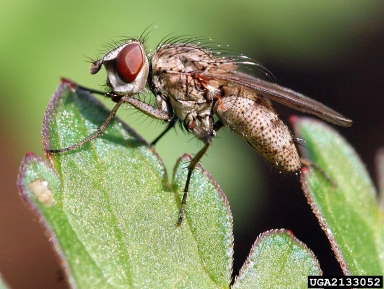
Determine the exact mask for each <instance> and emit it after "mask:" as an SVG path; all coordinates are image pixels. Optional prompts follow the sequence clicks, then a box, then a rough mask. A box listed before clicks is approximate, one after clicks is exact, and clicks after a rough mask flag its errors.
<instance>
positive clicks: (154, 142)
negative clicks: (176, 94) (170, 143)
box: [151, 115, 178, 146]
mask: <svg viewBox="0 0 384 289" xmlns="http://www.w3.org/2000/svg"><path fill="white" fill-rule="evenodd" d="M177 119H178V118H177V116H176V115H174V116H172V118H171V119H170V121H169V122H168V125H167V127H166V129H165V130H164V131H163V132H162V133H161V134H160V135H159V136H158V137H157V138H155V139H154V140H153V141H152V142H151V146H154V145H155V144H156V143H157V142H158V141H159V140H160V139H161V138H162V137H163V136H164V135H165V134H166V133H167V132H168V131H169V130H170V129H171V128H173V127H174V126H175V124H176V121H177Z"/></svg>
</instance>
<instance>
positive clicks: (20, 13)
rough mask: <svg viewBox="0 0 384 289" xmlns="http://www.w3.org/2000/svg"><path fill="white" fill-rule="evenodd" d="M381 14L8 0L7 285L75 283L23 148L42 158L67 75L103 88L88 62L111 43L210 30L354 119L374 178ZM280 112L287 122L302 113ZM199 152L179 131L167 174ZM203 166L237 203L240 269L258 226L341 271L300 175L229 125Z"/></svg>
mask: <svg viewBox="0 0 384 289" xmlns="http://www.w3.org/2000/svg"><path fill="white" fill-rule="evenodd" d="M383 15H384V2H383V1H245V0H241V1H231V2H229V1H226V2H224V1H218V0H214V1H201V0H196V1H145V0H142V1H116V0H112V1H89V0H88V1H43V0H35V1H6V0H2V1H1V2H0V59H1V66H0V75H1V77H0V88H1V90H0V93H1V94H0V97H1V105H0V114H1V118H0V129H1V134H0V138H1V143H0V146H1V149H0V170H1V174H0V182H1V186H0V232H1V234H0V272H2V274H3V276H4V277H5V279H6V281H8V283H9V284H10V285H11V287H12V288H66V287H67V285H66V283H65V281H64V280H63V274H62V272H61V271H60V268H59V265H58V262H57V261H56V259H55V257H54V254H53V252H52V250H51V248H50V246H49V243H48V238H46V237H45V236H44V234H43V230H42V228H41V226H39V225H38V220H37V219H36V216H35V215H33V213H32V212H30V211H29V210H28V209H27V208H26V207H25V206H24V205H23V203H22V201H21V199H20V198H19V196H18V193H17V189H16V177H17V171H18V166H19V164H20V162H21V160H22V158H23V157H24V155H25V153H26V152H28V151H32V152H34V153H37V154H38V155H40V156H43V152H42V146H41V136H40V129H41V122H42V118H43V114H44V111H45V108H46V105H47V103H48V101H49V99H50V96H51V95H52V94H53V92H54V91H55V89H56V87H57V85H58V82H59V79H60V77H68V78H70V79H72V80H74V81H76V82H77V83H79V84H82V85H84V86H88V87H92V88H98V87H100V85H101V84H103V83H104V81H105V78H106V75H105V72H104V71H101V72H100V73H98V74H97V75H96V76H91V75H90V74H89V73H88V67H89V63H88V62H87V61H88V58H87V57H91V58H95V57H96V56H98V55H100V53H103V52H105V49H104V48H103V47H104V46H103V45H105V44H109V43H111V42H112V41H114V40H119V39H121V37H129V36H139V35H140V34H141V33H142V32H143V30H144V29H145V28H147V27H148V26H150V25H152V27H154V26H157V28H156V29H154V30H153V31H152V32H151V34H150V38H149V41H148V48H152V49H153V48H154V47H155V46H156V45H157V44H158V43H159V41H160V40H161V39H163V37H165V36H167V35H169V34H170V33H174V35H188V36H201V37H207V38H208V37H211V38H212V39H213V42H214V43H220V44H221V45H222V47H224V48H225V49H229V51H230V52H233V53H239V54H240V53H241V54H244V55H247V56H250V57H252V58H253V59H256V60H257V61H259V62H261V63H262V64H264V65H265V66H266V67H267V68H269V70H271V71H272V72H273V73H274V75H275V77H276V78H277V81H278V82H279V83H280V84H282V85H285V86H287V87H290V88H292V89H295V90H297V91H300V92H302V93H304V94H306V95H308V96H311V97H313V98H315V99H317V100H319V101H321V102H323V103H325V104H327V105H329V106H331V107H333V108H334V109H336V110H338V111H340V112H341V113H343V114H345V115H346V116H348V117H350V118H352V119H353V120H354V125H353V126H352V128H350V129H348V130H346V129H340V131H341V133H342V134H343V135H345V136H346V137H347V138H348V140H349V141H350V142H351V143H352V144H353V145H354V146H355V147H356V148H357V151H358V152H359V153H361V154H362V156H363V160H364V161H365V162H367V163H368V168H369V170H370V172H371V174H373V173H374V168H373V165H372V164H373V161H374V153H375V151H376V149H377V148H378V147H379V146H380V145H382V144H383V140H384V137H383V134H384V133H383V126H382V124H383V122H382V111H383V109H384V108H383V100H382V95H383V89H384V85H383V72H384V69H383V66H384V65H383V63H384V60H383V55H384V53H383V49H384V34H383V32H384V17H383ZM214 45H216V44H214ZM105 103H106V104H107V105H108V106H109V107H111V103H110V101H108V99H106V100H105ZM279 111H281V114H282V117H283V118H284V119H286V118H288V117H289V115H290V114H292V113H297V112H293V111H290V110H286V109H285V108H281V110H279ZM119 116H120V117H121V118H122V119H123V120H124V121H126V122H127V123H128V124H129V125H130V126H132V127H133V128H134V129H135V130H136V131H137V132H138V133H139V134H141V135H142V136H143V137H144V138H145V139H147V140H148V141H151V140H152V139H153V138H154V137H155V136H157V134H158V133H159V132H160V131H161V130H162V129H163V128H164V124H162V123H161V122H158V121H153V120H151V119H148V117H146V116H141V115H140V114H138V113H134V111H133V110H131V109H129V108H123V109H121V111H120V112H119ZM200 147H201V144H200V143H199V142H198V141H196V140H194V139H193V138H192V137H191V136H190V135H186V134H185V133H183V132H181V131H179V130H176V131H172V132H170V133H169V135H167V136H166V137H164V139H162V141H160V142H159V144H158V145H157V146H156V149H157V150H158V152H159V154H160V156H161V157H162V158H163V160H164V161H165V163H166V166H167V169H168V173H169V175H171V174H172V167H173V164H174V163H175V161H176V159H177V157H178V156H180V155H181V154H183V153H185V152H188V153H196V152H197V151H198V149H199V148H200ZM202 164H203V166H204V167H205V168H206V169H207V170H208V171H209V172H210V173H211V174H212V175H213V176H214V178H215V179H216V180H217V182H218V183H219V184H220V185H221V187H222V189H223V190H224V193H226V195H227V196H228V198H229V202H230V205H231V208H232V211H233V215H234V226H235V227H234V228H235V270H239V266H240V265H241V263H242V262H243V261H244V258H245V256H246V254H247V253H248V251H249V250H250V247H251V245H252V243H253V242H254V240H255V239H256V237H257V235H258V234H259V233H261V232H263V231H265V230H267V229H273V228H282V227H285V228H287V229H291V230H292V231H293V233H294V234H296V236H297V237H298V238H299V239H300V240H302V241H303V242H304V243H306V244H307V245H308V246H309V247H310V248H311V249H312V250H314V251H315V254H316V255H318V256H319V259H320V262H321V265H322V268H323V270H324V271H325V272H326V273H327V272H330V273H334V274H337V273H339V271H337V270H338V269H337V264H336V263H335V261H334V260H333V257H332V252H331V251H330V249H327V247H329V246H328V244H327V240H326V239H325V237H324V235H323V233H322V232H321V230H320V228H319V226H318V225H317V224H316V220H315V219H314V217H313V216H312V214H311V212H310V209H309V206H308V205H307V204H306V201H305V199H304V197H303V195H302V193H301V192H300V188H299V185H298V181H297V178H296V177H295V176H289V175H284V174H283V175H282V174H279V172H276V171H275V170H274V169H273V168H271V166H270V165H268V164H266V162H265V161H264V160H262V159H261V158H260V157H259V156H258V155H257V154H256V153H255V152H253V151H252V150H251V149H250V148H249V147H248V145H246V144H245V142H244V141H241V140H240V139H239V138H236V137H235V136H234V134H233V133H231V132H230V131H228V130H226V129H225V130H223V131H221V132H220V133H219V135H218V138H216V139H215V140H214V143H213V145H212V147H211V148H210V150H209V151H208V156H206V157H205V158H203V162H202ZM291 217H292V218H291ZM324 246H325V249H324ZM324 252H325V253H324ZM327 270H329V271H327ZM332 270H333V271H332ZM335 272H336V273H335Z"/></svg>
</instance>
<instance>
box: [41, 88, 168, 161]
mask: <svg viewBox="0 0 384 289" xmlns="http://www.w3.org/2000/svg"><path fill="white" fill-rule="evenodd" d="M76 88H80V89H83V90H86V91H88V92H93V93H97V94H103V93H102V92H100V91H97V90H93V89H87V88H85V87H81V86H78V87H76ZM109 96H111V97H116V98H115V99H117V96H118V97H119V98H118V99H119V100H118V101H117V103H116V105H115V107H114V108H113V109H112V110H111V112H110V113H109V115H108V116H107V118H106V119H105V120H104V121H103V123H102V124H101V126H100V127H99V128H98V130H97V131H96V132H95V133H93V134H91V135H89V136H87V137H86V138H84V139H82V140H81V141H79V142H78V143H75V144H73V145H71V146H69V147H65V148H61V149H47V150H46V152H47V153H50V154H55V153H63V152H67V151H71V150H73V149H76V148H78V147H80V146H82V145H83V144H85V143H87V142H89V141H91V140H93V139H95V138H97V137H98V136H100V135H102V134H103V133H104V131H105V129H106V128H107V126H108V124H109V123H110V122H111V121H112V119H113V117H114V116H115V115H116V112H117V110H118V109H119V107H120V106H121V105H122V104H123V103H129V104H131V105H132V106H134V107H135V108H137V109H138V110H140V111H141V112H143V113H145V114H146V115H148V116H150V117H153V118H156V119H160V120H170V119H171V115H169V114H168V113H167V112H166V111H162V110H159V109H157V108H155V107H153V106H151V105H149V104H147V103H145V102H142V101H140V100H138V99H136V98H133V97H132V96H128V95H124V96H122V97H120V96H119V95H116V94H114V93H109Z"/></svg>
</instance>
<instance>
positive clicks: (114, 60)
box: [90, 40, 149, 95]
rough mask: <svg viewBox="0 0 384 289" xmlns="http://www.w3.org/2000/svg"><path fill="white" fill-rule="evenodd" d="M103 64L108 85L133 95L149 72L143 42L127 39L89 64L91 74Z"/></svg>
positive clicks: (122, 92) (115, 90)
mask: <svg viewBox="0 0 384 289" xmlns="http://www.w3.org/2000/svg"><path fill="white" fill-rule="evenodd" d="M101 65H104V67H105V70H106V72H107V76H108V85H109V86H110V88H111V89H112V91H114V92H117V93H121V94H126V95H133V94H137V93H140V92H141V91H142V90H143V89H144V87H145V85H146V83H147V78H148V73H149V64H148V58H147V56H146V54H145V50H144V47H143V44H142V43H141V42H139V41H136V40H129V41H127V42H125V43H124V44H122V45H120V46H118V47H116V48H115V49H113V50H111V51H109V52H108V53H106V54H105V55H104V57H103V58H102V59H100V60H98V61H96V62H94V64H93V65H92V66H91V68H90V71H91V73H92V74H95V73H97V72H98V71H99V70H100V68H101Z"/></svg>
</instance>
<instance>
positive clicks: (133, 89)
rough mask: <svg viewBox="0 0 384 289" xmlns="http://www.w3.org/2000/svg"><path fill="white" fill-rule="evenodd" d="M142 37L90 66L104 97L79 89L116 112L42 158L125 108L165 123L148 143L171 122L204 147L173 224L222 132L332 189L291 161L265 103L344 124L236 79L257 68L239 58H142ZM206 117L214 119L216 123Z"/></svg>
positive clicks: (185, 48) (289, 94) (285, 92)
mask: <svg viewBox="0 0 384 289" xmlns="http://www.w3.org/2000/svg"><path fill="white" fill-rule="evenodd" d="M147 36H148V35H145V36H144V37H143V40H140V39H139V40H138V39H129V40H128V41H126V42H124V43H122V44H121V45H118V46H117V47H115V48H113V49H112V50H110V51H108V52H107V53H106V54H105V55H104V56H103V57H102V58H101V59H98V60H95V61H92V65H91V67H90V69H89V71H90V73H91V74H96V73H98V72H99V71H100V69H101V67H102V66H104V68H105V70H106V72H107V86H108V87H109V90H110V91H109V92H108V93H107V94H105V93H104V92H101V91H96V90H93V89H87V88H84V87H80V88H82V89H86V90H88V91H89V92H91V93H97V94H101V95H106V96H108V97H110V98H111V99H112V101H114V102H116V105H115V107H114V108H113V109H112V111H111V112H110V114H109V115H108V117H107V118H106V120H105V121H104V122H103V123H102V124H101V126H100V128H99V129H98V130H97V132H96V133H94V134H92V135H90V136H88V137H87V138H85V139H83V140H80V141H79V142H78V143H76V144H74V145H72V146H69V147H66V148H61V149H50V150H48V151H47V152H48V153H63V152H66V151H70V150H73V149H75V148H78V147H80V146H81V145H83V144H84V143H86V142H88V141H90V140H92V139H94V138H96V137H98V136H100V135H101V134H102V133H103V132H104V130H105V128H106V127H107V125H108V124H109V123H110V121H111V120H112V119H113V117H114V116H115V114H116V112H117V110H118V109H119V107H120V106H121V105H122V104H123V103H128V104H130V105H132V106H134V107H135V108H136V109H138V110H139V111H141V112H143V113H145V114H146V115H148V116H150V117H153V118H155V119H159V120H164V121H167V122H168V125H167V128H166V129H165V130H164V131H163V132H162V133H161V134H160V135H159V136H158V137H157V138H156V139H155V140H154V141H153V142H152V144H155V143H156V142H157V141H158V140H159V139H160V138H161V137H162V136H164V134H165V133H166V132H168V131H169V130H170V129H171V128H172V127H173V126H174V125H175V123H176V121H177V120H179V121H181V122H182V123H183V124H184V127H185V128H186V129H187V131H188V132H190V133H192V134H193V135H194V136H196V137H197V138H198V139H199V140H201V141H202V142H203V143H204V146H203V148H202V149H201V150H200V151H199V152H198V153H197V154H196V155H195V156H194V157H193V158H192V160H191V162H190V163H189V165H188V174H187V179H186V183H185V187H184V194H183V198H182V202H181V209H180V214H179V218H178V221H177V224H178V225H181V223H182V221H183V218H184V216H185V206H186V200H187V195H188V191H189V183H190V180H191V176H192V173H193V171H194V169H195V168H196V165H197V164H198V163H199V161H200V160H201V158H202V157H203V156H204V154H205V153H206V151H207V150H208V147H209V146H210V144H211V143H212V137H213V136H215V135H216V132H217V131H218V130H219V129H220V128H222V127H223V126H228V127H230V128H231V129H232V130H233V131H234V132H235V133H236V134H237V135H239V136H240V137H242V138H244V139H245V140H246V141H247V142H248V143H249V144H250V145H251V146H252V147H253V148H254V149H255V150H256V151H257V152H259V153H260V154H261V155H262V156H263V157H264V158H266V159H267V160H268V161H269V162H270V163H272V164H273V165H274V166H276V167H277V169H278V170H279V171H287V172H294V173H297V172H299V171H300V169H301V168H302V167H303V166H305V167H314V168H315V169H316V170H318V171H320V172H321V173H322V174H323V175H324V176H325V177H326V178H327V179H328V181H330V183H332V184H334V183H333V182H332V180H331V179H330V178H329V177H328V176H327V174H326V173H325V172H324V171H323V170H322V169H321V168H319V167H317V166H316V165H314V164H312V163H310V162H309V161H307V160H304V159H301V158H300V157H299V154H298V152H297V149H296V147H295V144H294V139H293V137H292V135H291V132H290V131H289V129H288V127H287V126H286V125H285V124H284V123H283V122H282V121H281V119H280V118H279V116H278V114H277V113H276V111H275V110H274V108H273V107H272V104H271V101H273V102H278V103H280V104H283V105H286V106H288V107H290V108H293V109H296V110H298V111H301V112H306V113H309V114H313V115H316V116H318V117H320V118H321V119H323V120H326V121H329V122H331V123H334V124H337V125H340V126H344V127H348V126H351V125H352V121H351V120H350V119H348V118H345V117H344V116H342V115H341V114H339V113H338V112H336V111H334V110H332V109H330V108H328V107H327V106H325V105H323V104H321V103H319V102H317V101H315V100H313V99H311V98H308V97H306V96H304V95H302V94H300V93H297V92H295V91H293V90H290V89H287V88H285V87H282V86H280V85H278V84H276V83H271V82H268V81H264V80H261V79H258V78H255V77H253V76H251V75H248V74H245V73H243V72H240V71H239V70H238V68H239V66H240V65H242V64H245V65H258V64H256V63H252V62H249V61H247V60H245V61H242V60H241V59H247V58H246V57H242V56H240V57H238V58H225V57H223V56H220V57H216V56H215V55H219V54H217V53H214V52H212V50H209V49H206V48H204V47H202V46H200V45H198V44H192V43H176V42H171V41H168V42H165V44H162V45H159V46H158V47H157V48H156V50H155V51H154V52H153V53H152V54H151V55H150V56H149V54H147V53H146V52H145V47H144V40H145V39H146V38H147ZM147 88H148V89H149V90H151V92H152V93H153V94H154V96H155V97H156V103H157V107H154V106H151V105H149V104H147V103H145V102H143V101H141V100H139V99H137V98H135V96H136V95H138V94H140V93H141V92H142V91H144V90H145V89H147ZM214 116H216V117H217V118H218V120H217V121H216V122H215V121H214Z"/></svg>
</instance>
